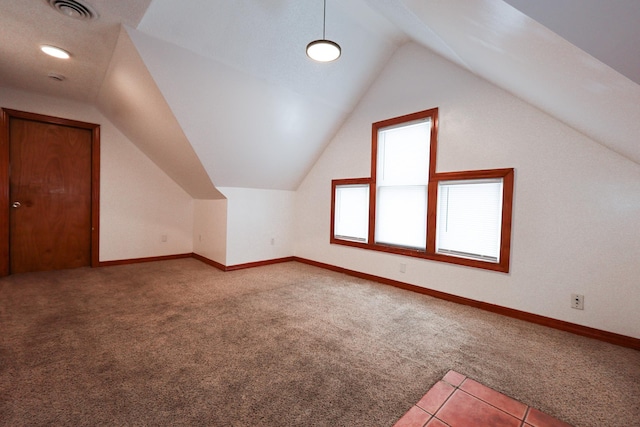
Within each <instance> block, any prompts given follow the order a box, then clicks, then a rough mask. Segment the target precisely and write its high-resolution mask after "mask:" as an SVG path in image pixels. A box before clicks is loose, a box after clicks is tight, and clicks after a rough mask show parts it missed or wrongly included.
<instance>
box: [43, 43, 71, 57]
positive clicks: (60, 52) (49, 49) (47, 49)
mask: <svg viewBox="0 0 640 427" xmlns="http://www.w3.org/2000/svg"><path fill="white" fill-rule="evenodd" d="M40 50H41V51H43V52H44V53H46V54H47V55H49V56H53V57H55V58H60V59H69V58H70V57H71V54H70V53H69V52H67V51H66V50H64V49H60V48H59V47H55V46H49V45H46V44H43V45H42V46H40Z"/></svg>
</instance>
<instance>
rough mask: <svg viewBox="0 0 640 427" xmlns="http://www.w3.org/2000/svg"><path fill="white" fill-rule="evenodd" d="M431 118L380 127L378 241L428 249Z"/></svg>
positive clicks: (376, 232)
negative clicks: (427, 219)
mask: <svg viewBox="0 0 640 427" xmlns="http://www.w3.org/2000/svg"><path fill="white" fill-rule="evenodd" d="M430 135H431V120H430V118H426V119H421V120H417V121H414V122H409V123H402V124H400V125H393V126H389V127H385V128H381V129H379V130H378V139H377V148H378V150H377V151H378V152H377V154H378V156H377V162H376V164H377V171H376V227H375V242H376V243H379V244H384V245H391V246H400V247H406V248H411V249H419V250H426V245H427V239H426V236H427V221H426V218H427V188H428V185H429V147H430Z"/></svg>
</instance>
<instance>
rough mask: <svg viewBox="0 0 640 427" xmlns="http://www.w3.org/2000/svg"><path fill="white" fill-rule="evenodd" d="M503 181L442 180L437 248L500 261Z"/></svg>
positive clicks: (464, 255) (475, 257) (440, 185)
mask: <svg viewBox="0 0 640 427" xmlns="http://www.w3.org/2000/svg"><path fill="white" fill-rule="evenodd" d="M502 181H503V180H502V179H491V180H466V181H465V180H463V181H440V182H439V183H438V211H437V212H438V215H437V219H436V221H437V230H436V231H437V235H436V252H438V253H441V254H450V255H453V256H461V257H466V258H474V259H483V260H487V261H491V262H498V261H499V259H500V229H501V227H500V225H501V222H502Z"/></svg>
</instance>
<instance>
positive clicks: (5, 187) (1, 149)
mask: <svg viewBox="0 0 640 427" xmlns="http://www.w3.org/2000/svg"><path fill="white" fill-rule="evenodd" d="M12 118H17V119H25V120H33V121H37V122H42V123H48V124H54V125H62V126H70V127H75V128H80V129H88V130H90V131H91V255H90V259H91V267H98V266H99V264H100V255H99V250H100V125H96V124H93V123H85V122H79V121H76V120H69V119H63V118H60V117H53V116H46V115H42V114H35V113H28V112H25V111H18V110H11V109H8V108H0V206H4V208H0V260H2V262H0V277H1V276H7V275H9V265H10V264H9V255H10V254H9V210H10V208H9V203H10V200H9V196H10V195H9V161H10V159H9V147H10V145H9V120H10V119H12Z"/></svg>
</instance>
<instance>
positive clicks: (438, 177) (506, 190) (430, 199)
mask: <svg viewBox="0 0 640 427" xmlns="http://www.w3.org/2000/svg"><path fill="white" fill-rule="evenodd" d="M427 118H430V119H431V141H430V148H429V184H428V186H427V218H426V221H427V242H426V250H424V251H423V250H418V249H409V248H402V247H397V246H388V245H383V244H379V243H375V221H376V218H375V216H376V213H375V210H376V172H377V157H378V131H379V129H381V128H386V127H389V126H395V125H399V124H402V123H406V122H411V121H415V120H421V119H427ZM371 147H372V149H371V177H368V178H347V179H333V180H332V181H331V223H330V228H331V230H330V233H331V235H330V240H329V241H330V243H331V244H337V245H343V246H351V247H356V248H361V249H369V250H374V251H379V252H387V253H392V254H397V255H404V256H410V257H415V258H421V259H427V260H432V261H440V262H446V263H450V264H457V265H463V266H467V267H474V268H480V269H485V270H492V271H498V272H503V273H508V272H509V266H510V255H511V225H512V212H513V189H514V178H515V170H514V169H513V168H502V169H484V170H471V171H455V172H436V160H437V151H438V108H432V109H429V110H424V111H419V112H416V113H412V114H407V115H404V116H400V117H394V118H392V119H388V120H383V121H379V122H375V123H373V124H372V127H371ZM495 178H499V179H502V182H503V185H502V223H501V233H500V257H499V262H497V263H495V262H490V261H482V260H478V259H473V258H462V257H457V256H453V255H446V254H442V253H437V252H436V221H437V201H438V184H439V182H440V181H454V180H456V181H465V180H477V179H495ZM341 185H368V186H369V234H368V241H367V242H366V243H365V242H357V241H352V240H345V239H338V238H336V237H335V234H334V230H335V203H336V200H335V194H336V187H338V186H341Z"/></svg>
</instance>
